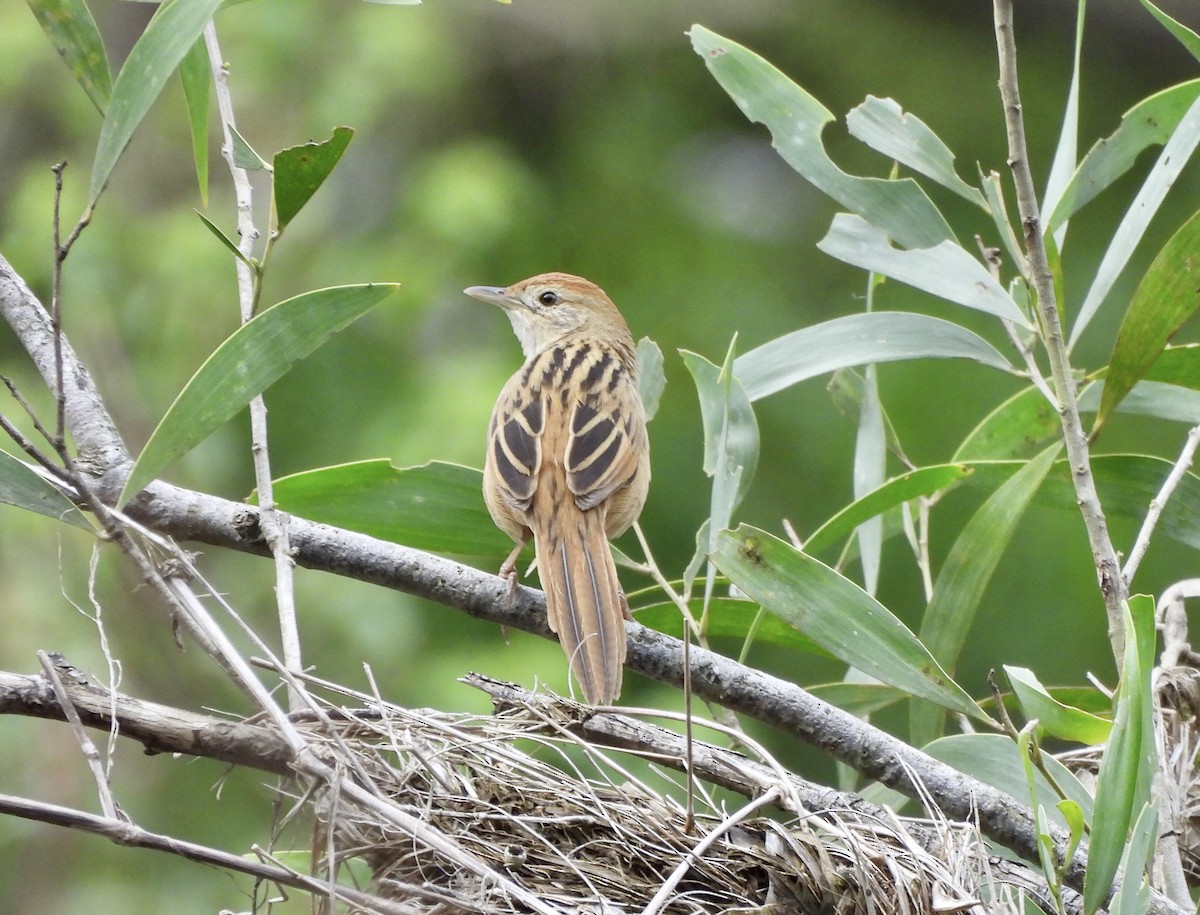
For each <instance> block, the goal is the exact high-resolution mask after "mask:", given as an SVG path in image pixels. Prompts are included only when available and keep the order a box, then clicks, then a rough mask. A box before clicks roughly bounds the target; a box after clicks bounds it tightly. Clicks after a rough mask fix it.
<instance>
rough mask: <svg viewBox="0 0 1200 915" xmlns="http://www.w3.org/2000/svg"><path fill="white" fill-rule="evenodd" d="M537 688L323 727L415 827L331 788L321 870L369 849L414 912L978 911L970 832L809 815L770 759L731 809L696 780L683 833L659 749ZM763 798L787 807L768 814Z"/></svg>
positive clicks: (334, 748)
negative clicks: (477, 713)
mask: <svg viewBox="0 0 1200 915" xmlns="http://www.w3.org/2000/svg"><path fill="white" fill-rule="evenodd" d="M543 698H544V697H538V699H539V701H538V703H537V704H536V706H535V705H533V704H529V705H521V706H516V707H509V708H507V709H506V710H505V711H503V712H502V713H499V714H497V715H495V716H493V717H488V718H471V717H467V716H454V715H448V714H445V713H441V712H431V711H420V712H416V711H412V710H405V709H399V708H394V707H393V708H388V709H386V710H385V711H384V712H383V713H381V714H380V715H379V716H378V717H377V718H375V719H374V720H369V721H368V720H365V719H364V718H363V717H356V718H355V719H354V720H353V721H352V722H351V723H349V724H346V725H345V726H341V725H339V726H337V727H336V728H335V729H334V730H333V731H330V732H328V733H327V735H326V737H325V739H324V748H325V749H324V752H325V753H328V760H329V761H330V762H331V763H336V764H338V765H340V766H342V767H344V768H345V769H346V770H348V771H351V772H354V773H356V777H357V779H359V780H360V781H361V783H362V784H364V785H366V786H369V787H370V788H371V790H372V791H374V792H377V793H378V795H379V796H380V797H383V798H387V799H389V800H392V801H393V802H395V803H397V804H399V805H401V806H402V807H403V808H405V809H407V810H408V811H410V812H411V813H412V814H413V815H414V817H415V818H419V822H420V824H421V828H420V829H400V828H397V827H395V826H394V825H388V826H382V825H381V824H380V823H379V821H378V818H376V817H372V816H370V815H369V814H364V813H363V812H362V811H360V810H357V809H355V808H354V807H351V806H349V805H347V804H345V803H342V802H339V799H338V798H337V797H333V796H330V795H329V794H325V795H323V796H321V797H320V798H319V799H318V803H317V809H318V815H319V820H320V822H321V828H320V829H319V830H318V833H317V838H316V848H315V851H316V856H317V857H318V858H319V859H320V860H321V861H322V866H323V868H326V869H327V871H326V872H334V871H336V870H337V868H338V867H339V866H340V865H342V864H344V863H345V861H346V860H347V859H350V858H360V859H363V860H365V861H366V862H367V863H368V865H369V867H370V869H371V873H372V874H373V884H374V887H373V889H374V892H375V894H377V895H378V896H379V897H380V898H381V899H387V900H390V901H391V902H392V907H394V906H395V904H397V903H399V904H401V905H403V907H404V910H405V911H411V912H413V913H418V915H419V913H431V915H442V913H452V912H453V913H458V912H479V913H491V912H533V911H539V912H547V913H550V912H570V913H574V912H600V913H603V912H626V911H628V912H643V913H646V915H657V913H672V915H700V913H712V912H728V911H730V910H739V909H741V910H764V911H770V910H777V911H779V912H831V913H832V912H838V913H857V912H863V913H873V915H874V913H878V915H887V913H922V912H956V911H961V912H966V911H971V910H975V911H980V912H981V911H984V910H985V907H984V906H982V905H981V904H980V903H978V901H977V900H978V898H979V897H978V895H977V894H978V892H979V888H978V883H979V881H980V879H981V878H980V876H979V874H980V872H981V871H983V872H984V873H985V874H986V865H985V866H984V867H983V868H981V867H980V862H981V860H983V861H986V854H985V853H983V852H982V850H981V847H980V842H979V838H978V836H977V835H976V834H975V833H974V832H972V831H970V830H962V829H951V828H949V827H948V826H947V827H946V828H944V829H941V830H939V831H938V837H939V843H938V844H939V845H940V848H939V852H938V854H937V855H936V856H935V855H933V854H931V853H930V852H929V851H927V850H926V849H925V848H924V847H922V844H921V843H919V842H917V841H915V840H914V839H913V838H912V837H911V836H910V835H909V834H908V833H907V832H906V831H905V829H904V827H903V826H902V825H901V823H900V822H899V821H898V820H895V819H892V820H890V821H889V822H880V821H878V820H875V821H870V822H868V821H866V820H864V819H863V818H856V817H854V816H853V815H852V814H842V815H839V814H837V813H834V812H832V811H820V812H806V811H805V810H804V809H803V804H802V802H801V800H800V798H799V797H798V795H797V794H796V792H795V791H794V789H793V787H792V786H791V784H790V782H789V781H788V779H789V778H790V777H789V776H787V774H786V773H784V772H783V770H782V769H781V768H779V767H778V765H777V764H776V763H774V761H770V767H771V768H772V769H773V770H776V771H778V772H779V774H780V779H779V781H778V782H777V783H776V784H775V785H773V786H772V787H770V788H768V789H767V790H766V791H765V792H761V793H760V794H759V797H758V799H757V800H755V801H752V802H751V803H750V804H747V805H745V806H743V807H742V808H741V809H740V810H738V811H737V812H734V813H730V812H729V811H728V810H726V809H725V804H724V803H723V802H722V801H721V800H720V799H718V798H717V797H715V796H713V795H712V794H711V793H710V790H711V789H705V787H704V786H703V785H700V786H698V794H697V797H696V806H697V813H696V816H695V818H694V826H693V827H692V828H691V829H689V818H688V814H687V811H686V810H685V808H684V807H683V806H682V804H681V803H680V801H678V800H676V799H675V798H678V797H681V796H682V792H681V790H680V786H679V785H677V784H676V783H675V782H674V781H673V778H674V774H673V773H669V772H667V771H666V769H664V768H663V767H662V766H659V765H658V764H656V763H654V762H653V760H648V756H650V755H652V754H648V753H646V752H638V753H632V752H631V751H627V750H622V751H619V752H613V751H611V750H601V749H599V748H597V747H595V746H592V745H589V744H588V743H585V742H583V741H581V740H579V739H578V738H577V737H574V736H573V735H572V734H571V733H570V727H571V725H572V721H570V720H568V719H569V717H570V716H572V715H582V716H586V715H588V714H589V712H588V710H586V709H584V708H582V707H580V706H576V705H574V704H573V703H569V702H565V701H560V700H550V701H549V704H548V703H547V702H542V701H541V700H542V699H543ZM548 710H552V711H548ZM633 757H637V758H633ZM674 762H675V763H676V764H677V763H678V760H675V761H674ZM752 764H753V765H759V766H760V768H761V764H759V763H752ZM635 771H636V773H637V774H635ZM650 779H656V780H663V788H664V790H661V791H660V790H656V789H653V788H651V787H650V785H649V784H648V783H647V781H648V780H650ZM769 805H770V806H774V807H775V808H777V809H778V810H784V811H788V812H789V814H790V819H789V820H788V821H787V822H780V821H777V820H772V819H767V818H764V817H762V816H761V815H757V814H758V811H759V810H760V809H761V808H763V807H766V806H769ZM925 831H926V835H928V828H927V827H926V830H925ZM925 844H926V845H928V844H929V843H928V841H926V842H925ZM969 875H974V876H969ZM964 881H965V883H966V884H967V885H968V886H964V885H963V882H964ZM1004 908H1005V909H1006V910H1007V907H1006V906H1005V907H1004ZM986 910H990V911H997V909H996V908H993V907H992V906H987V907H986Z"/></svg>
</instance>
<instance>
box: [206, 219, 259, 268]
mask: <svg viewBox="0 0 1200 915" xmlns="http://www.w3.org/2000/svg"><path fill="white" fill-rule="evenodd" d="M193 212H194V213H195V214H196V215H197V216H199V217H200V221H201V222H202V223H204V225H205V226H207V227H208V231H210V232H212V234H213V235H215V236H217V238H218V239H220V241H221V244H223V245H224V246H225V247H226V248H228V249H229V252H230V253H231V254H232V255H233V256H234V257H236V258H237V259H238V260H240V261H242V262H243V263H245V264H250V259H249V258H247V257H246V255H244V254H243V253H242V252H241V251H239V250H238V246H237V245H235V244H234V243H233V239H232V238H230V237H229V236H228V235H226V234H225V233H224V232H222V231H221V230H220V229H218V228H217V224H216V223H215V222H213V221H212V220H211V219H209V218H208V217H207V216H205V215H204V214H203V213H201V212H200V211H199V210H193Z"/></svg>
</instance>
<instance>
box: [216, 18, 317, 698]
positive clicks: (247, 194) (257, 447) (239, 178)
mask: <svg viewBox="0 0 1200 915" xmlns="http://www.w3.org/2000/svg"><path fill="white" fill-rule="evenodd" d="M204 44H205V47H206V48H207V50H208V59H209V64H210V66H211V68H212V74H213V83H214V85H215V87H216V97H217V109H218V111H220V113H221V125H222V131H223V132H224V142H223V143H222V145H221V153H222V155H223V156H224V157H225V161H226V163H227V164H228V166H229V174H230V176H231V177H232V179H233V186H234V192H235V198H236V201H237V225H238V236H239V241H238V250H239V251H240V252H241V253H242V257H240V258H236V259H235V262H234V267H235V269H236V270H237V278H238V301H239V303H240V307H241V316H242V323H245V322H247V321H249V320H250V319H251V318H253V317H254V314H255V312H256V311H257V308H258V299H259V295H260V293H261V289H262V286H261V283H262V267H261V264H260V265H257V266H253V267H252V266H251V263H252V262H251V257H252V256H253V254H254V245H255V241H256V240H257V239H258V237H259V231H258V228H257V227H256V226H255V224H254V189H253V187H252V186H251V184H250V177H249V175H247V174H246V170H245V169H244V168H241V167H239V166H238V165H237V164H236V163H235V162H234V160H233V134H232V131H233V129H234V114H233V97H232V95H231V94H230V91H229V70H228V67H227V66H226V65H225V62H224V59H223V58H222V56H221V48H220V45H219V44H218V43H217V29H216V26H215V25H214V24H213V23H211V22H210V23H209V24H208V25H207V26H205V28H204ZM264 259H265V255H264ZM250 440H251V444H250V450H251V453H252V455H253V458H254V483H255V486H256V487H257V489H258V503H259V505H260V506H261V512H260V514H259V525H260V527H261V530H262V533H263V536H264V537H265V538H266V541H267V543H268V544H269V545H270V547H271V555H272V557H273V558H274V560H275V604H276V607H277V608H278V610H279V634H280V642H281V644H282V647H283V658H284V661H285V663H286V664H287V665H288V667H289V668H291V669H292V670H296V671H298V670H303V669H304V662H303V659H302V654H301V648H300V630H299V626H298V625H297V622H296V600H295V586H294V581H295V575H294V567H295V561H294V559H293V558H292V550H291V545H290V543H289V542H288V517H287V515H286V514H285V513H284V512H281V511H279V510H278V509H277V508H276V505H275V495H274V488H273V486H272V483H271V459H270V449H269V446H268V435H267V405H266V401H265V400H263V397H262V395H261V394H258V395H255V396H254V398H252V399H251V401H250ZM300 690H302V687H301V686H300V685H299V684H298V682H295V683H292V684H289V685H288V695H289V699H290V701H289V703H288V704H289V706H290V707H291V708H293V709H295V708H300V707H301V706H302V705H304V697H303V695H302V694H301V692H300Z"/></svg>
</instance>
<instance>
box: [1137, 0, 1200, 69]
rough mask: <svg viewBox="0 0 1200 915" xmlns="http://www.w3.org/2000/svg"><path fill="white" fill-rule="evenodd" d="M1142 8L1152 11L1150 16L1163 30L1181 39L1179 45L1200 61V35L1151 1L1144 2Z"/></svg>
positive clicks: (1144, 0) (1145, 0)
mask: <svg viewBox="0 0 1200 915" xmlns="http://www.w3.org/2000/svg"><path fill="white" fill-rule="evenodd" d="M1142 6H1144V7H1145V8H1146V9H1148V10H1149V11H1150V15H1151V16H1153V17H1154V18H1155V19H1157V20H1158V21H1159V23H1160V24H1161V25H1162V26H1163V28H1165V29H1166V30H1167V31H1168V32H1170V33H1171V34H1172V35H1174V36H1175V37H1176V38H1177V39H1179V43H1180V44H1182V45H1183V46H1184V47H1185V48H1187V50H1188V53H1189V54H1191V55H1192V57H1194V58H1196V60H1200V35H1197V34H1196V33H1195V32H1193V31H1192V30H1191V29H1189V28H1188V27H1187V26H1186V25H1183V24H1182V23H1180V22H1176V21H1175V20H1174V19H1172V18H1171V17H1170V16H1168V15H1167V14H1166V13H1164V12H1163V11H1162V10H1160V9H1159V8H1158V7H1157V6H1155V5H1154V4H1153V3H1151V2H1150V0H1142Z"/></svg>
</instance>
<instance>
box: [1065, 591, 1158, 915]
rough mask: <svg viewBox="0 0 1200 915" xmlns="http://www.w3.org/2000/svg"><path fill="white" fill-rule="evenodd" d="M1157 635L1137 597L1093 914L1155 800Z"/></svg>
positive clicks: (1099, 831)
mask: <svg viewBox="0 0 1200 915" xmlns="http://www.w3.org/2000/svg"><path fill="white" fill-rule="evenodd" d="M1154 637H1155V632H1154V600H1153V599H1152V598H1149V597H1146V596H1145V595H1139V596H1137V597H1131V598H1130V599H1129V601H1128V602H1127V604H1126V605H1125V657H1124V661H1123V663H1122V666H1121V683H1120V687H1119V689H1118V692H1117V708H1116V715H1115V716H1114V718H1113V729H1112V735H1111V736H1110V737H1109V741H1108V746H1107V747H1106V748H1105V750H1104V756H1103V758H1102V759H1101V761H1100V774H1099V776H1098V777H1097V780H1096V815H1095V819H1094V821H1093V823H1092V834H1091V835H1092V838H1091V842H1090V843H1089V845H1088V863H1087V872H1086V873H1085V875H1084V882H1083V907H1084V911H1085V912H1087V913H1089V915H1090V913H1092V912H1095V911H1097V910H1098V909H1099V908H1100V907H1101V906H1102V905H1103V904H1104V902H1105V900H1106V899H1107V898H1108V896H1109V894H1110V893H1111V892H1112V889H1113V878H1114V877H1115V876H1116V873H1117V866H1118V864H1119V862H1120V860H1121V857H1122V854H1123V853H1124V851H1125V846H1126V845H1127V844H1128V841H1129V835H1130V830H1131V829H1132V827H1133V825H1134V822H1135V818H1136V817H1138V816H1139V814H1140V813H1141V811H1142V810H1143V809H1144V808H1145V807H1146V804H1147V803H1148V802H1149V800H1150V779H1151V776H1152V774H1153V772H1154V767H1155V763H1154V760H1155V756H1156V750H1155V745H1154V724H1153V718H1154V716H1153V711H1152V709H1151V704H1152V696H1151V692H1152V690H1151V686H1150V678H1151V675H1152V673H1153V668H1154ZM1139 877H1140V875H1139Z"/></svg>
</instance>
